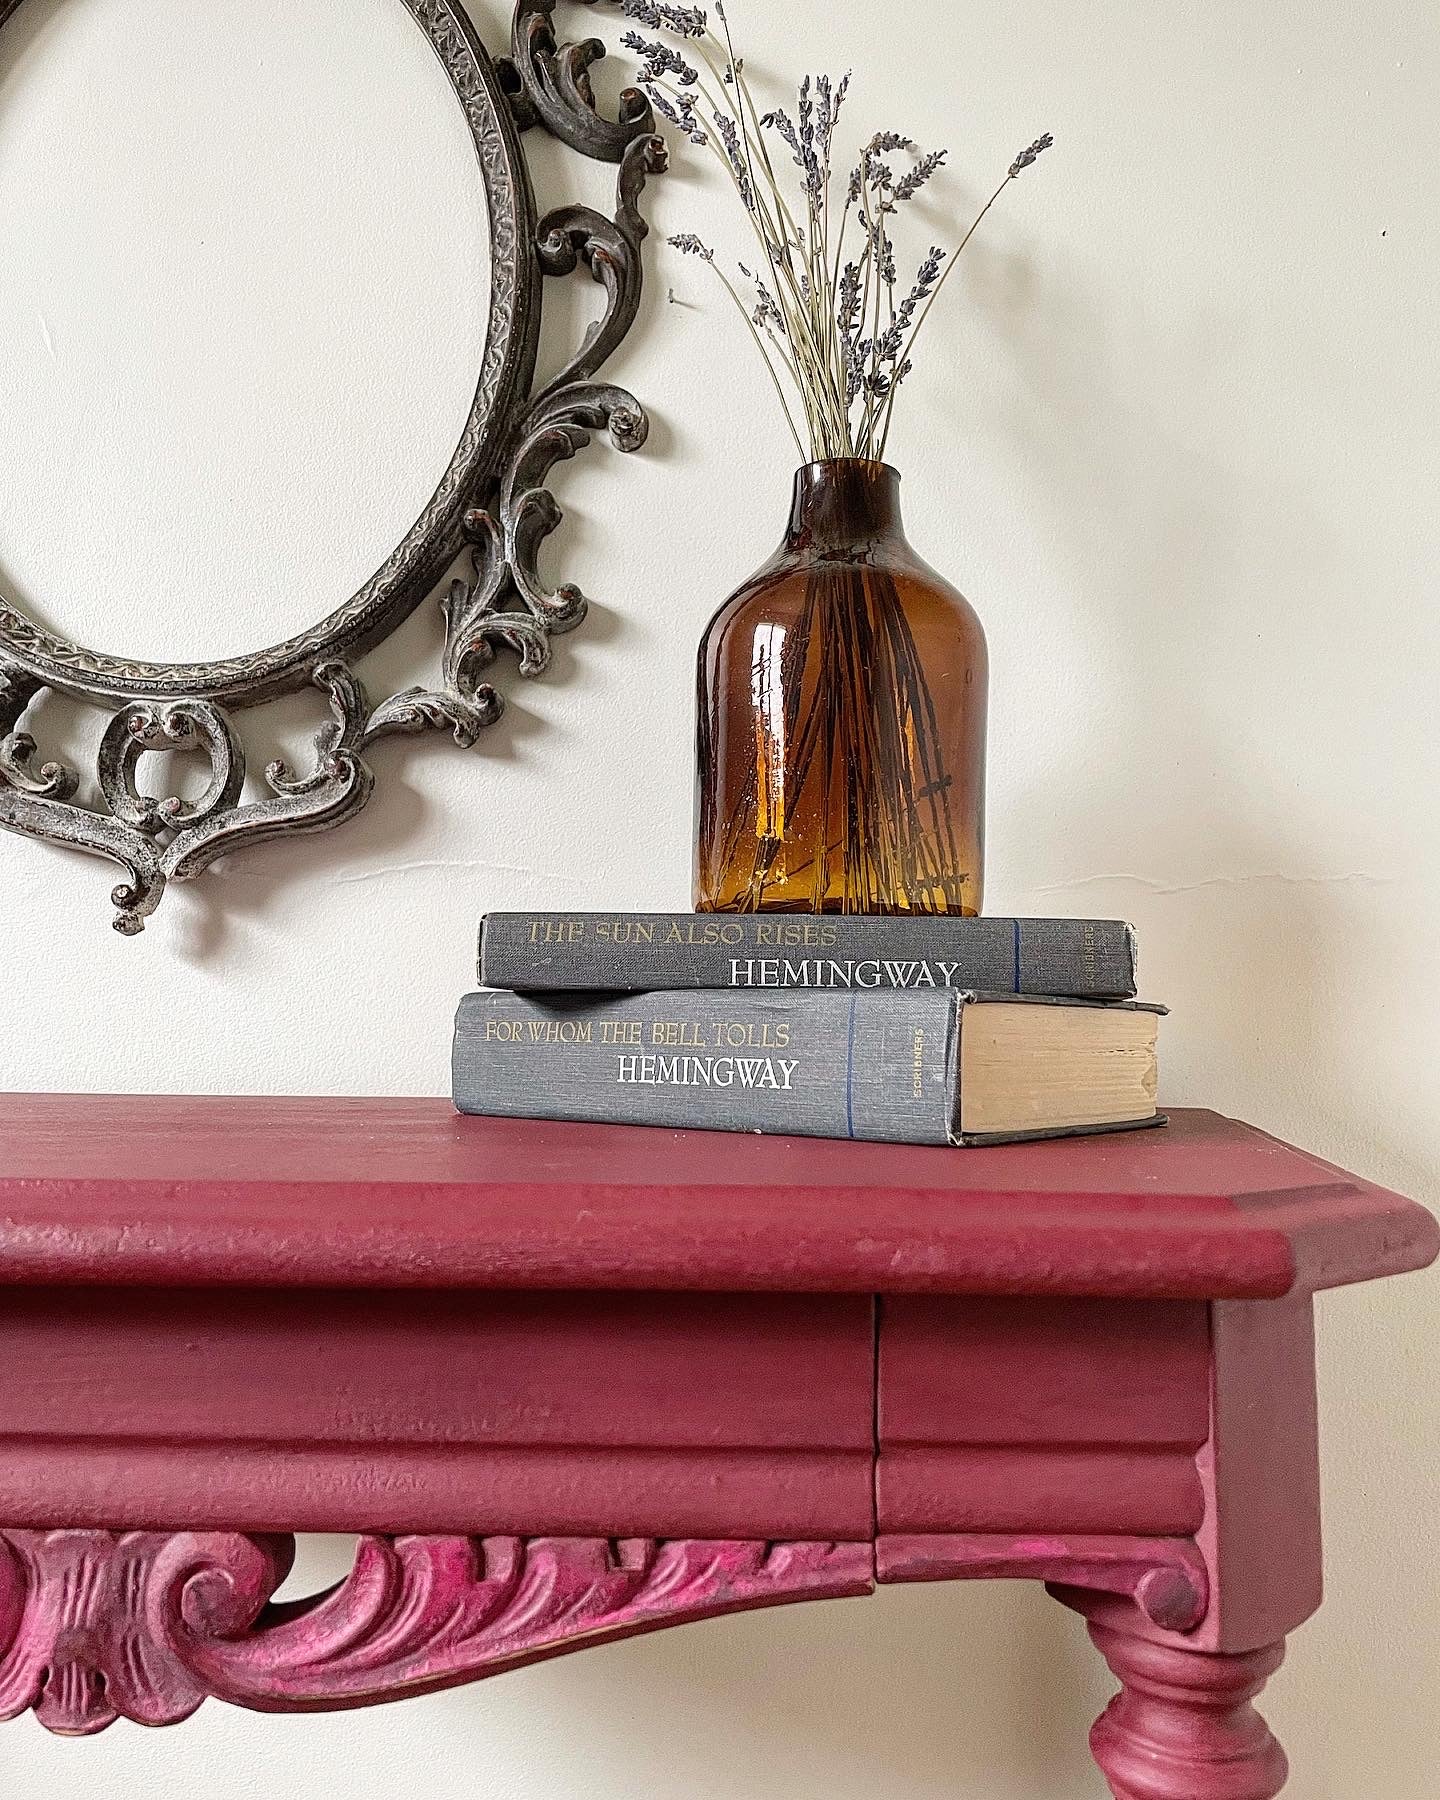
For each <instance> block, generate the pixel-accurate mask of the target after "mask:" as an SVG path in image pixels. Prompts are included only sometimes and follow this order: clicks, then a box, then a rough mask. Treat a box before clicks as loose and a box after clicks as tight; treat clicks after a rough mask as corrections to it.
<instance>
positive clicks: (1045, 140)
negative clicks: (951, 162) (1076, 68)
mask: <svg viewBox="0 0 1440 1800" xmlns="http://www.w3.org/2000/svg"><path fill="white" fill-rule="evenodd" d="M1054 142H1055V140H1054V138H1053V137H1052V136H1051V135H1050V133H1049V132H1048V131H1047V132H1045V133H1044V134H1043V136H1041V137H1038V138H1036V140H1035V142H1034V143H1033V144H1031V145H1030V146H1029V147H1028V149H1026V150H1022V151H1021V152H1020V154H1019V155H1018V156H1017V157H1016V158H1015V160H1014V162H1013V163H1011V165H1010V167H1009V168H1008V169H1007V170H1006V171H1005V179H1004V180H1003V181H1002V182H1001V183H1000V185H999V187H997V188H996V190H995V192H994V193H993V194H992V195H991V196H990V198H989V199H988V200H987V201H986V202H985V204H984V205H983V206H982V207H981V208H980V210H979V212H978V213H976V215H975V218H974V220H973V221H972V223H971V226H970V229H969V230H968V231H967V232H966V233H965V235H964V237H963V238H961V240H960V242H959V244H958V246H957V247H956V249H955V252H954V254H953V255H952V256H951V258H950V262H949V266H948V267H947V268H946V269H945V271H944V273H943V274H942V275H941V276H940V279H939V280H938V281H937V282H936V283H935V287H934V289H933V291H932V292H931V294H930V296H929V298H928V299H927V300H926V302H925V304H924V306H923V308H922V309H921V312H920V316H919V318H918V319H917V320H916V321H915V323H914V325H913V326H912V327H911V331H910V336H909V338H908V340H907V342H906V345H905V354H904V357H903V358H902V361H905V362H908V361H909V360H910V353H911V351H912V350H913V349H914V347H915V341H916V339H917V338H918V337H919V336H920V333H921V331H922V330H924V327H925V321H926V320H927V319H928V318H929V316H930V309H931V307H933V306H934V304H935V302H936V300H938V299H939V297H940V290H941V289H942V288H943V287H944V286H945V283H946V282H947V281H948V280H949V279H950V276H951V274H952V272H953V271H954V269H955V266H956V264H957V263H958V262H959V261H960V256H961V253H962V252H963V250H964V249H965V246H966V245H967V244H968V243H969V242H970V240H971V238H972V237H974V235H975V233H976V232H977V231H978V230H979V229H980V226H981V224H982V222H983V221H984V218H985V215H986V214H987V213H988V212H989V210H990V208H991V207H992V206H993V205H994V204H995V202H996V201H997V200H998V199H999V198H1000V196H1001V195H1002V194H1003V193H1004V192H1005V190H1006V188H1007V187H1009V185H1010V183H1011V182H1012V181H1014V180H1015V178H1016V176H1017V175H1019V173H1020V172H1021V170H1022V169H1028V168H1029V167H1030V164H1031V163H1033V162H1034V161H1035V158H1036V157H1037V156H1039V155H1040V154H1041V152H1042V151H1045V150H1048V149H1049V148H1050V146H1051V145H1052V144H1053V143H1054ZM894 416H895V396H894V395H893V394H892V395H891V396H890V401H889V404H888V406H887V407H886V412H885V419H884V425H883V428H882V430H881V433H880V455H881V456H883V455H884V454H885V445H886V443H887V441H888V440H889V436H890V426H891V424H892V423H893V421H894Z"/></svg>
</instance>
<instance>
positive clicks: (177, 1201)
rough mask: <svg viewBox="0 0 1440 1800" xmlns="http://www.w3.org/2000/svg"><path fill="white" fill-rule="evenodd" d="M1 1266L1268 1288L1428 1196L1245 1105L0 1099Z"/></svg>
mask: <svg viewBox="0 0 1440 1800" xmlns="http://www.w3.org/2000/svg"><path fill="white" fill-rule="evenodd" d="M0 1216H3V1218H4V1220H5V1229H4V1231H3V1232H0V1284H3V1283H12V1284H14V1283H86V1284H89V1283H96V1282H105V1283H109V1284H112V1285H159V1286H182V1287H193V1286H210V1285H226V1284H234V1285H246V1286H266V1287H273V1286H280V1287H286V1286H290V1287H295V1286H298V1287H307V1286H310V1287H336V1286H340V1287H352V1288H354V1287H359V1288H374V1287H378V1288H399V1287H419V1288H458V1287H478V1288H515V1289H544V1288H585V1289H607V1290H616V1289H632V1290H633V1289H653V1288H666V1289H684V1290H690V1291H695V1290H705V1291H712V1292H728V1291H740V1290H749V1291H761V1290H768V1291H784V1292H792V1293H793V1292H824V1291H832V1292H841V1291H843V1292H856V1293H870V1292H875V1293H969V1294H1046V1293H1048V1294H1069V1295H1095V1296H1108V1297H1115V1298H1119V1297H1127V1296H1128V1297H1154V1298H1167V1297H1168V1298H1180V1299H1184V1298H1194V1299H1226V1298H1230V1299H1263V1298H1276V1297H1279V1296H1281V1295H1284V1294H1287V1293H1289V1292H1291V1291H1292V1290H1297V1289H1298V1290H1301V1291H1309V1290H1312V1289H1315V1288H1320V1287H1330V1286H1336V1285H1339V1284H1340V1283H1343V1282H1348V1281H1360V1280H1366V1279H1371V1278H1374V1277H1376V1276H1381V1275H1387V1274H1394V1273H1398V1272H1400V1271H1402V1270H1406V1269H1412V1268H1418V1267H1421V1266H1423V1265H1424V1264H1426V1263H1428V1262H1430V1261H1432V1260H1433V1259H1434V1257H1435V1255H1436V1253H1437V1251H1440V1229H1437V1226H1436V1224H1435V1221H1434V1220H1433V1219H1432V1218H1431V1217H1430V1215H1429V1214H1428V1213H1427V1212H1425V1211H1424V1209H1423V1208H1421V1207H1418V1206H1416V1205H1414V1204H1413V1202H1410V1201H1408V1200H1404V1199H1402V1198H1401V1197H1400V1196H1398V1195H1395V1194H1392V1193H1388V1192H1387V1191H1385V1190H1384V1189H1381V1188H1378V1187H1375V1186H1373V1185H1372V1184H1370V1183H1367V1182H1363V1181H1360V1180H1358V1179H1356V1178H1353V1177H1349V1176H1346V1175H1345V1174H1344V1173H1343V1172H1341V1171H1339V1170H1335V1169H1332V1168H1330V1167H1329V1166H1328V1165H1327V1164H1324V1163H1321V1162H1319V1161H1318V1160H1316V1159H1315V1158H1313V1157H1310V1156H1307V1155H1305V1154H1304V1153H1303V1152H1301V1151H1298V1150H1293V1149H1290V1148H1288V1147H1287V1146H1285V1145H1283V1144H1280V1143H1278V1142H1277V1141H1276V1140H1274V1139H1273V1138H1269V1137H1266V1136H1265V1135H1264V1134H1263V1133H1260V1132H1256V1131H1254V1130H1252V1129H1251V1128H1250V1127H1248V1126H1244V1125H1237V1124H1235V1123H1233V1122H1231V1121H1228V1120H1225V1119H1221V1118H1218V1117H1217V1116H1215V1115H1214V1114H1210V1113H1182V1114H1177V1115H1176V1116H1175V1123H1174V1124H1173V1125H1172V1126H1171V1127H1170V1129H1169V1130H1168V1131H1156V1132H1142V1133H1138V1134H1135V1135H1133V1136H1123V1137H1118V1138H1100V1139H1079V1140H1072V1141H1068V1142H1058V1143H1045V1144H1031V1145H1015V1146H1005V1147H999V1148H995V1149H991V1150H986V1151H985V1152H983V1154H979V1155H966V1156H963V1157H961V1156H956V1155H955V1154H953V1153H952V1152H950V1151H948V1150H941V1149H936V1150H930V1149H922V1148H916V1147H910V1146H899V1145H871V1144H849V1143H830V1142H820V1141H804V1142H801V1141H794V1140H784V1139H764V1140H761V1139H756V1138H749V1137H745V1136H724V1135H717V1134H714V1133H704V1132H698V1133H683V1132H668V1131H644V1130H637V1129H633V1128H626V1127H623V1126H579V1125H557V1124H549V1123H533V1122H521V1121H511V1122H506V1121H497V1120H486V1119H462V1118H460V1117H458V1116H457V1115H456V1114H455V1113H454V1112H453V1111H452V1110H451V1108H450V1107H449V1105H448V1103H446V1102H443V1101H409V1100H269V1099H253V1100H236V1099H227V1100H207V1099H129V1098H105V1097H67V1096H31V1095H10V1096H4V1097H0Z"/></svg>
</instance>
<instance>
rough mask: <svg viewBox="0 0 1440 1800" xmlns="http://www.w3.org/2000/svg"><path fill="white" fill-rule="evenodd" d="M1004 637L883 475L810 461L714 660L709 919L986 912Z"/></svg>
mask: <svg viewBox="0 0 1440 1800" xmlns="http://www.w3.org/2000/svg"><path fill="white" fill-rule="evenodd" d="M987 675H988V664H987V658H986V652H985V634H984V632H983V631H982V630H981V627H980V621H979V620H978V619H977V618H976V616H975V613H974V612H973V610H972V609H971V607H970V605H969V603H968V602H967V601H966V600H965V599H964V598H963V597H962V596H961V595H960V594H958V593H957V592H956V591H955V589H954V588H952V587H951V586H949V584H948V583H947V582H945V581H943V580H941V578H940V577H939V576H938V575H937V574H936V573H935V571H934V570H933V569H931V568H929V567H927V566H926V564H925V563H923V562H922V561H921V560H920V558H919V557H918V556H916V554H915V552H914V551H913V550H912V549H911V548H910V546H909V544H908V543H907V541H906V538H905V534H904V531H903V529H902V526H901V521H900V477H899V476H898V475H897V474H896V472H895V470H894V469H892V468H890V467H888V466H887V465H886V464H884V463H878V462H863V461H858V460H837V461H833V462H819V463H811V464H809V465H808V466H807V467H805V468H803V469H801V470H800V471H799V473H798V474H797V475H796V477H795V497H794V502H793V505H792V507H791V513H790V525H789V529H788V531H787V532H786V534H785V541H784V542H783V543H782V544H781V546H780V548H779V550H777V551H776V553H775V555H774V556H772V557H771V559H770V560H769V562H767V563H766V564H765V566H764V568H762V569H761V570H760V571H759V572H758V573H757V574H756V575H754V576H752V577H751V579H750V580H749V581H747V582H746V583H745V585H744V586H743V587H742V588H740V589H739V591H738V592H737V593H736V594H734V595H733V596H732V597H731V598H730V599H729V600H728V601H726V603H725V605H724V606H722V607H721V608H720V610H719V612H718V613H716V615H715V617H714V618H713V619H712V620H711V621H710V624H709V626H708V628H707V629H706V632H705V635H704V637H703V639H702V640H701V644H700V663H699V715H698V742H697V834H696V836H697V843H696V861H695V905H696V907H697V908H698V909H699V910H700V911H702V912H834V913H972V914H973V913H978V912H979V910H980V903H981V894H982V885H983V858H984V813H985V709H986V694H987Z"/></svg>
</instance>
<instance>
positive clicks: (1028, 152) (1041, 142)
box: [1010, 131, 1055, 181]
mask: <svg viewBox="0 0 1440 1800" xmlns="http://www.w3.org/2000/svg"><path fill="white" fill-rule="evenodd" d="M1054 142H1055V140H1054V138H1053V137H1051V135H1050V133H1049V132H1048V131H1047V132H1046V133H1045V135H1044V136H1043V137H1038V138H1036V140H1035V142H1034V143H1033V144H1031V145H1029V146H1028V148H1026V149H1024V150H1022V151H1021V152H1020V154H1019V155H1018V156H1017V157H1016V158H1015V160H1014V162H1013V163H1011V165H1010V178H1011V180H1012V181H1013V180H1014V178H1015V177H1016V176H1017V175H1018V174H1019V173H1020V171H1021V170H1022V169H1028V168H1029V167H1030V165H1031V163H1033V162H1034V161H1035V158H1036V157H1037V156H1039V154H1040V152H1041V151H1042V150H1048V149H1049V148H1050V146H1051V145H1052V144H1053V143H1054Z"/></svg>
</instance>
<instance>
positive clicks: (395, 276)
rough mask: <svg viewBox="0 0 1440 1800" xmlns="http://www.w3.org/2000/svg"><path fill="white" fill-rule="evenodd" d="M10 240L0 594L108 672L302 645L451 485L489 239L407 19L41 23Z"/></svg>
mask: <svg viewBox="0 0 1440 1800" xmlns="http://www.w3.org/2000/svg"><path fill="white" fill-rule="evenodd" d="M0 245H3V247H4V252H3V258H0V428H3V431H4V437H5V449H4V469H5V481H4V487H3V503H0V588H3V590H4V591H5V592H6V593H7V595H8V597H9V598H10V599H11V600H12V602H13V603H14V604H16V605H18V606H19V607H20V608H21V609H22V610H23V611H25V612H27V613H28V614H29V615H30V616H31V617H33V618H34V619H36V620H37V621H38V622H40V623H42V624H44V625H46V626H48V627H50V628H51V629H52V630H56V631H59V632H61V633H63V634H64V635H66V636H68V637H70V638H73V639H75V640H76V641H78V642H80V643H82V644H84V645H86V646H87V647H88V648H90V649H93V650H99V651H105V652H108V653H111V654H115V655H121V656H127V655H128V656H135V657H143V658H149V659H153V660H160V661H167V662H188V661H201V660H209V659H212V658H217V657H223V656H230V655H235V654H239V653H242V652H246V651H253V650H259V649H263V648H265V647H266V646H268V645H270V644H272V643H275V642H277V641H279V640H281V639H283V638H286V637H289V636H290V635H291V634H293V633H294V632H297V631H299V630H302V629H303V628H305V627H307V626H309V625H312V624H314V623H315V622H317V621H318V620H320V619H322V618H324V617H325V616H326V615H327V614H329V613H330V612H331V611H333V610H334V608H335V607H336V606H338V605H340V604H341V603H342V602H343V601H344V600H345V599H347V598H348V597H349V595H350V594H351V593H353V592H354V591H355V589H357V588H358V587H360V586H361V585H362V584H363V583H364V582H365V581H366V580H367V579H368V578H369V577H370V576H371V575H372V574H373V573H374V572H375V570H376V569H377V568H378V567H379V566H380V564H381V563H383V562H384V560H385V559H386V557H387V556H388V555H389V554H390V552H391V551H392V550H393V549H394V548H395V546H396V545H397V544H398V543H399V542H400V540H401V539H402V538H403V537H404V535H405V533H406V532H407V531H408V529H409V527H410V526H411V524H412V523H413V522H414V521H415V519H416V518H417V517H418V515H419V514H420V513H421V511H422V510H423V508H424V506H425V504H426V502H427V501H428V499H429V498H430V496H431V494H432V493H433V492H434V489H435V486H436V483H437V482H438V481H439V479H440V477H441V475H442V474H443V473H444V471H445V469H446V467H447V466H448V464H449V462H450V459H451V457H452V455H453V453H454V450H455V446H456V443H457V441H458V439H459V436H460V433H461V430H462V428H463V426H464V423H465V419H466V417H467V415H468V412H469V408H470V404H471V401H472V399H473V396H474V392H475V384H476V379H477V376H478V373H479V369H480V363H481V358H482V353H483V348H484V342H485V331H486V317H487V313H488V308H489V289H490V262H489V231H488V225H487V217H486V207H485V198H484V193H483V189H482V187H481V182H480V174H479V169H478V165H477V162H476V157H475V151H474V147H473V143H472V140H471V137H470V133H469V128H468V126H467V124H466V121H465V117H464V114H463V113H462V111H461V108H460V105H459V102H458V101H457V99H456V97H455V95H454V93H453V91H452V89H451V87H450V84H449V82H448V79H447V77H446V74H445V71H444V69H443V68H442V66H441V64H440V62H439V61H438V59H437V58H436V56H435V53H434V51H433V50H432V49H431V47H430V44H429V43H428V41H427V40H426V38H425V36H424V34H423V32H422V31H421V29H420V27H419V26H418V25H417V24H416V23H415V21H414V19H413V18H412V17H411V15H410V13H409V11H408V10H407V8H406V7H405V5H403V4H402V0H303V4H301V3H297V0H203V4H199V5H197V4H196V3H195V0H25V3H24V4H23V5H22V6H21V7H20V9H19V11H18V12H17V13H16V14H15V15H14V17H12V18H11V19H10V20H9V22H8V23H7V24H6V25H5V26H4V28H3V30H0Z"/></svg>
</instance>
